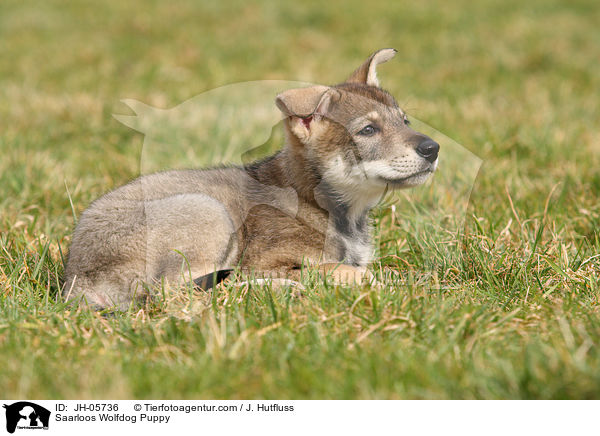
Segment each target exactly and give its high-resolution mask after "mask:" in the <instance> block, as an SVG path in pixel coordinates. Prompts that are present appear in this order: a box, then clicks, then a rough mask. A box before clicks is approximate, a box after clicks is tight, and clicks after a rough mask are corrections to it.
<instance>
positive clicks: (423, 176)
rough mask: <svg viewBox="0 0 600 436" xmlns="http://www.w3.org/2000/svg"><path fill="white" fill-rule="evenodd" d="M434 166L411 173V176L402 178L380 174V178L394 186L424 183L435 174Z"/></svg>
mask: <svg viewBox="0 0 600 436" xmlns="http://www.w3.org/2000/svg"><path fill="white" fill-rule="evenodd" d="M433 171H434V170H433V168H429V169H426V170H423V171H419V172H417V173H414V174H411V175H410V176H406V177H400V178H397V179H395V178H388V177H383V176H379V180H381V181H382V182H384V183H386V184H388V185H393V186H416V185H420V184H422V183H424V182H425V181H426V180H427V179H428V178H429V176H430V175H431V174H433Z"/></svg>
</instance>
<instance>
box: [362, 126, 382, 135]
mask: <svg viewBox="0 0 600 436" xmlns="http://www.w3.org/2000/svg"><path fill="white" fill-rule="evenodd" d="M378 131H379V129H378V128H377V127H375V126H374V125H372V124H369V125H368V126H366V127H363V128H362V130H361V131H360V132H358V134H359V135H362V136H372V135H374V134H375V133H377V132H378Z"/></svg>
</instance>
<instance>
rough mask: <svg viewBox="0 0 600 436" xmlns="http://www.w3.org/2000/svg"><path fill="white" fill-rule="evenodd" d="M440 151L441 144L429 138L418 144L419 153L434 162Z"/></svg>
mask: <svg viewBox="0 0 600 436" xmlns="http://www.w3.org/2000/svg"><path fill="white" fill-rule="evenodd" d="M439 151H440V144H438V143H437V142H435V141H434V140H432V139H429V138H427V139H426V140H424V141H423V142H421V143H420V144H419V145H417V153H418V154H419V156H422V157H424V158H425V159H427V160H428V161H429V162H432V163H433V162H435V160H436V159H437V157H438V152H439Z"/></svg>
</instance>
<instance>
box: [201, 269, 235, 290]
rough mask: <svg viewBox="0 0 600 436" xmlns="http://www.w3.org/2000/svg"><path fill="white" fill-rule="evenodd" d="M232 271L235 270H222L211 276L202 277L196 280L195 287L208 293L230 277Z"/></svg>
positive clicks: (212, 273)
mask: <svg viewBox="0 0 600 436" xmlns="http://www.w3.org/2000/svg"><path fill="white" fill-rule="evenodd" d="M232 271H233V269H221V270H219V271H214V272H211V273H210V274H206V275H203V276H200V277H198V278H195V279H194V285H195V287H196V288H198V289H201V290H203V291H208V290H209V289H211V288H214V287H215V286H216V285H218V284H219V283H221V282H222V281H223V280H225V279H226V278H227V277H229V275H230V274H231V272H232Z"/></svg>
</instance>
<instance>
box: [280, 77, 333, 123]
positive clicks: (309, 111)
mask: <svg viewBox="0 0 600 436" xmlns="http://www.w3.org/2000/svg"><path fill="white" fill-rule="evenodd" d="M333 93H334V90H333V89H332V88H330V87H328V86H320V85H318V86H311V87H309V88H298V89H289V90H287V91H284V92H282V93H281V94H279V95H278V96H277V98H276V99H275V103H276V104H277V107H278V108H279V110H280V111H281V112H283V114H284V115H286V116H288V117H289V116H296V117H300V118H305V117H309V116H311V115H325V113H326V112H327V109H328V106H329V103H330V101H331V96H332V94H333Z"/></svg>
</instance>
